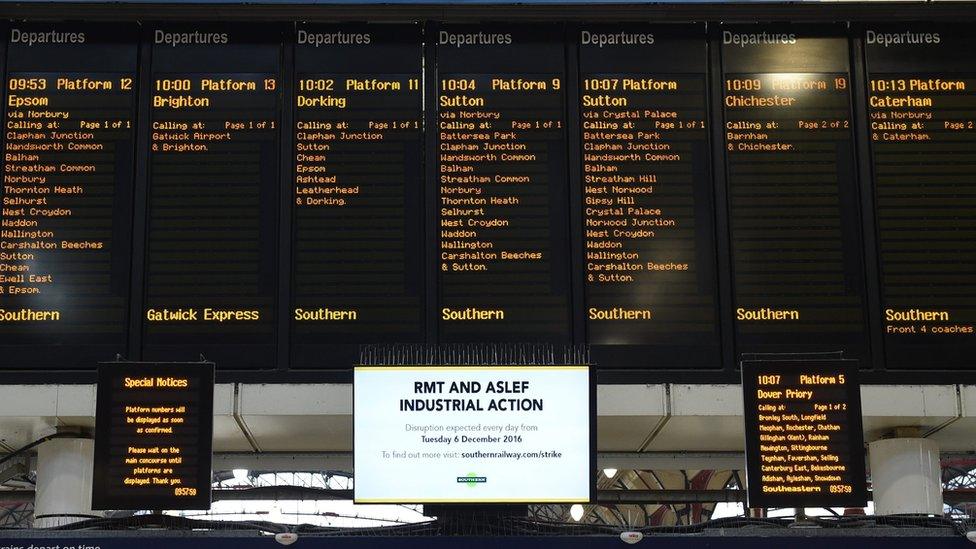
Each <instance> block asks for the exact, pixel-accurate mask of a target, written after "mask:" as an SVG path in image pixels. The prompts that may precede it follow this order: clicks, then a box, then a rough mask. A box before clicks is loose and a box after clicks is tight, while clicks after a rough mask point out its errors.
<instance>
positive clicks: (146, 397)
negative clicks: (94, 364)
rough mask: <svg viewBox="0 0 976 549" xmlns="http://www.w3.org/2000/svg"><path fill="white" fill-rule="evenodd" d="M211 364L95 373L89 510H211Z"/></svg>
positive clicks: (102, 368) (119, 366)
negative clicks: (96, 384) (90, 502)
mask: <svg viewBox="0 0 976 549" xmlns="http://www.w3.org/2000/svg"><path fill="white" fill-rule="evenodd" d="M213 391H214V365H213V363H210V362H199V363H157V364H154V363H131V362H130V363H126V362H114V363H108V364H101V365H99V367H98V403H97V406H96V410H95V466H94V476H93V481H92V508H93V509H135V510H138V509H209V508H210V475H211V457H212V454H211V448H212V444H213V442H212V441H213Z"/></svg>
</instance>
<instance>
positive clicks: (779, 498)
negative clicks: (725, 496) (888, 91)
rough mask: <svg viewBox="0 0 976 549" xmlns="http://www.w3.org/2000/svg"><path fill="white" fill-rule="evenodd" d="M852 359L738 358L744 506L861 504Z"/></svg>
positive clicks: (863, 484)
mask: <svg viewBox="0 0 976 549" xmlns="http://www.w3.org/2000/svg"><path fill="white" fill-rule="evenodd" d="M857 366H858V362H857V361H856V360H813V361H801V360H794V361H743V363H742V391H743V398H742V401H743V407H744V408H743V415H744V419H745V432H746V476H747V484H748V497H749V502H748V507H795V508H803V507H863V506H864V505H865V504H866V503H867V500H868V497H867V479H866V476H865V467H864V435H863V432H862V425H861V392H860V385H859V384H858V380H857V375H858V367H857Z"/></svg>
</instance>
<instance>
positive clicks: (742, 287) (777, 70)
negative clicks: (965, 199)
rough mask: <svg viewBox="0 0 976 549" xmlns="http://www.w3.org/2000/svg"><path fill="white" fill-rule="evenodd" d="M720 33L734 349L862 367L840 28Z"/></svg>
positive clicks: (860, 291)
mask: <svg viewBox="0 0 976 549" xmlns="http://www.w3.org/2000/svg"><path fill="white" fill-rule="evenodd" d="M720 34H721V41H722V63H723V69H722V70H723V74H722V79H723V80H722V87H723V89H724V97H723V104H724V115H725V118H724V134H725V149H726V163H727V164H726V170H727V183H728V189H729V202H730V204H729V211H730V217H731V233H730V234H731V240H732V267H733V282H734V287H735V288H734V318H735V332H736V347H737V349H736V350H737V352H740V353H743V352H771V351H784V352H804V351H820V350H830V351H844V352H845V356H850V357H852V358H860V359H862V360H863V361H864V362H867V357H868V344H867V337H866V327H865V322H866V317H865V314H864V308H865V303H864V262H863V259H862V253H863V251H862V242H861V236H860V235H861V232H860V214H859V208H860V204H859V194H858V189H857V178H856V169H855V158H854V150H855V149H854V141H853V137H852V129H851V98H850V94H851V90H850V87H851V86H850V75H849V72H850V71H849V61H848V59H849V54H848V41H847V38H846V36H845V34H844V29H843V28H834V27H823V28H816V27H807V26H800V25H778V26H773V25H770V26H741V27H736V26H733V27H722V28H721V29H720Z"/></svg>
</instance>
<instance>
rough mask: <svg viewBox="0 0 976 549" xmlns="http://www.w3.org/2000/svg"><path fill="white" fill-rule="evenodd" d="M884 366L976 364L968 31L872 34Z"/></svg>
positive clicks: (975, 144) (868, 33) (973, 94)
mask: <svg viewBox="0 0 976 549" xmlns="http://www.w3.org/2000/svg"><path fill="white" fill-rule="evenodd" d="M864 44H865V46H864V49H865V55H866V57H867V60H866V61H867V70H868V104H869V109H868V113H869V117H870V125H869V130H870V141H871V152H872V160H873V166H872V168H873V174H874V199H875V216H876V223H877V230H878V246H879V256H880V265H881V294H882V301H881V307H882V328H883V331H884V338H885V357H886V358H885V360H886V363H887V365H888V367H889V368H910V369H918V370H924V369H950V368H972V367H973V366H974V365H976V358H974V357H976V332H974V326H976V285H974V283H973V281H974V280H976V190H974V186H973V181H974V178H976V69H974V68H973V67H972V66H971V63H969V62H968V61H967V60H968V59H971V58H972V56H973V55H974V54H976V39H974V38H973V36H972V32H971V30H970V29H969V28H968V27H962V26H953V25H945V26H933V25H920V24H900V25H891V26H868V27H867V29H866V30H865V36H864Z"/></svg>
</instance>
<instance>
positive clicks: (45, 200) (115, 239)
mask: <svg viewBox="0 0 976 549" xmlns="http://www.w3.org/2000/svg"><path fill="white" fill-rule="evenodd" d="M5 32H7V33H8V35H9V37H10V44H9V47H8V50H7V54H8V55H7V72H6V80H5V84H6V85H5V86H4V87H5V88H6V89H7V92H6V93H7V95H6V101H5V103H4V109H3V121H4V140H3V150H4V156H3V161H4V169H3V187H2V196H3V209H2V213H0V309H2V313H0V353H2V355H3V357H4V358H3V360H2V361H0V363H2V366H3V367H13V368H18V367H19V368H23V367H36V366H45V367H50V366H57V367H60V368H91V367H92V366H93V365H94V364H95V363H96V362H97V361H99V360H105V359H108V358H111V357H112V356H114V355H115V354H116V353H125V349H126V337H127V335H126V334H127V319H128V297H129V275H130V270H129V269H130V261H129V254H130V250H131V245H132V239H131V224H132V196H133V194H132V193H133V180H134V177H133V175H134V174H133V161H134V151H133V149H134V142H135V139H134V135H135V129H134V128H135V119H136V116H135V108H136V85H135V76H136V71H137V68H138V31H137V29H136V28H134V27H125V28H121V29H120V28H118V27H116V26H114V25H113V26H110V27H109V26H99V25H67V24H58V25H25V24H16V25H14V26H13V27H12V28H10V29H9V31H7V30H6V29H5Z"/></svg>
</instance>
